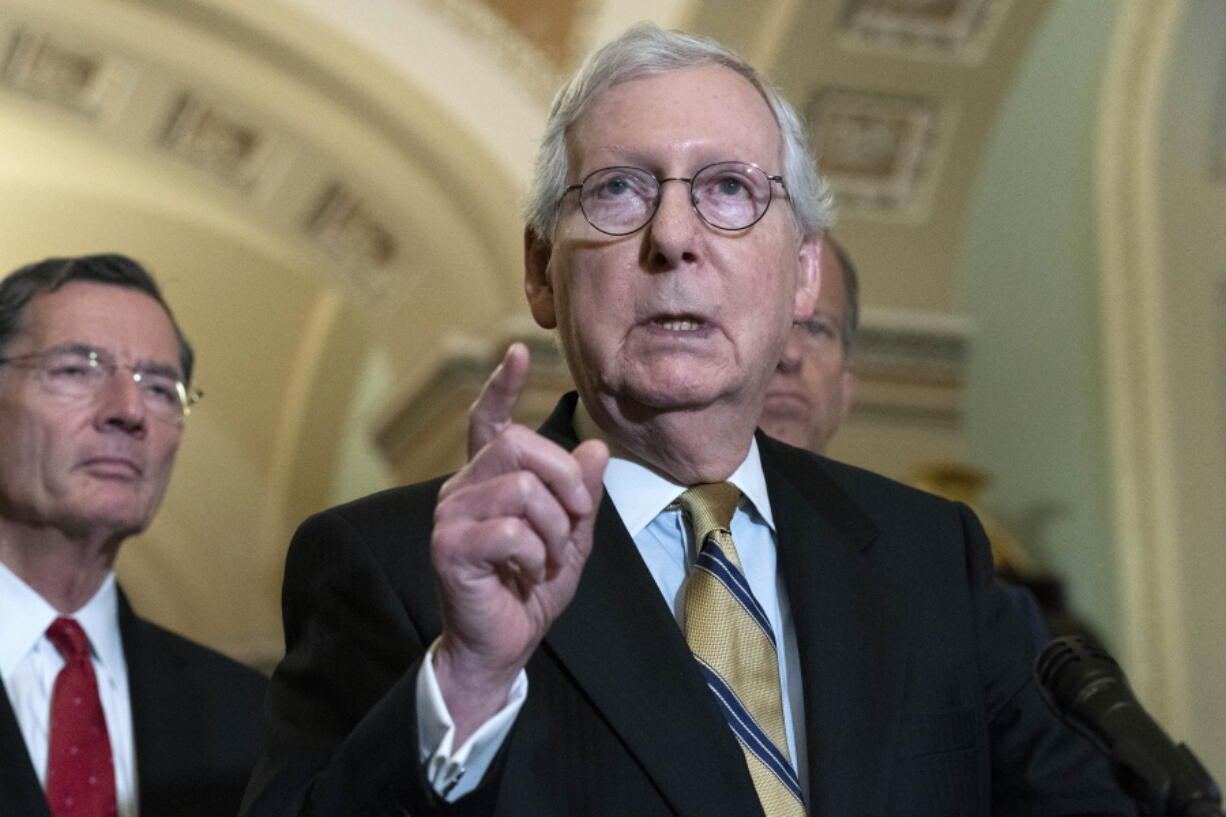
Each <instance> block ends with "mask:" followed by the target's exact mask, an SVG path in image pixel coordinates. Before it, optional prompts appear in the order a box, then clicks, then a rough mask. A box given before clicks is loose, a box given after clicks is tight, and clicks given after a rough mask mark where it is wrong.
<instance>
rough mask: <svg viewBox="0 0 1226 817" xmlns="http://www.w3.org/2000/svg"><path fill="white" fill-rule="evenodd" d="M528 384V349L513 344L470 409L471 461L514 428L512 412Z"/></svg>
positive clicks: (469, 443) (469, 456) (469, 455)
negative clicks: (496, 439) (491, 441)
mask: <svg viewBox="0 0 1226 817" xmlns="http://www.w3.org/2000/svg"><path fill="white" fill-rule="evenodd" d="M527 382H528V347H527V346H525V345H524V344H522V343H512V344H511V345H510V346H508V347H507V353H506V355H504V356H503V358H502V363H500V364H498V368H496V369H494V371H493V373H492V374H491V375H490V376H489V379H488V380H486V381H485V385H484V386H482V387H481V393H480V394H478V395H477V399H476V400H475V401H473V404H472V406H471V407H470V408H469V409H468V458H469V459H470V460H471V459H472V458H473V457H475V456H476V455H477V452H478V451H480V450H481V449H482V448H484V447H485V446H486V445H487V444H488V443H489V442H490V440H492V439H494V437H496V436H497V435H498V432H500V431H502V429H504V428H506V427H507V426H508V425H510V424H511V412H512V410H513V409H514V408H515V404H516V403H517V402H518V401H519V395H520V394H521V393H522V392H523V390H524V384H525V383H527Z"/></svg>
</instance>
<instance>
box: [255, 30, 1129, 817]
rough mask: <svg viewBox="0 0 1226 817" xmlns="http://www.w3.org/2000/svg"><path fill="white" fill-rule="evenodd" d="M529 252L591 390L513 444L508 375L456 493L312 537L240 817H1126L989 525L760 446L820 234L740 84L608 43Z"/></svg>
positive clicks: (718, 72)
mask: <svg viewBox="0 0 1226 817" xmlns="http://www.w3.org/2000/svg"><path fill="white" fill-rule="evenodd" d="M528 222H529V223H528V227H527V230H526V242H525V243H526V249H525V260H526V273H525V279H524V288H525V292H526V294H527V299H528V304H529V307H530V309H531V311H532V315H533V317H534V318H535V319H536V320H537V322H538V323H540V324H541V325H542V326H544V327H547V328H550V329H556V330H557V333H558V335H559V338H560V340H561V344H562V347H563V349H564V350H565V353H566V358H567V361H568V364H569V366H570V370H571V373H572V375H573V376H574V380H575V383H576V385H577V387H578V394H577V395H576V394H570V395H568V396H566V397H563V398H562V400H561V402H560V403H559V404H558V407H557V409H556V410H555V412H554V414H553V415H552V416H551V417H550V418H549V419H548V420H547V421H546V423H545V424H544V426H542V428H541V429H540V430H539V431H531V430H529V429H527V428H524V427H521V426H518V425H515V424H513V423H512V422H511V420H510V416H511V409H512V406H513V405H514V403H515V400H516V397H517V395H518V394H519V392H520V390H521V389H522V387H523V384H524V380H525V376H526V374H527V370H528V365H529V364H528V359H527V354H526V351H525V349H524V348H523V347H522V346H519V345H515V346H512V347H511V349H510V350H509V351H508V352H507V355H506V358H505V360H504V361H503V363H502V365H501V366H500V367H499V368H498V370H497V371H495V372H494V374H493V375H492V376H491V378H490V380H489V381H488V383H487V384H486V387H485V389H484V391H483V392H482V394H481V396H480V397H479V398H478V399H477V401H476V403H475V404H474V405H473V407H472V410H471V416H470V435H469V441H470V459H469V462H468V464H467V465H466V466H465V467H464V468H463V469H462V470H460V471H459V472H458V473H457V474H455V475H453V476H452V477H450V478H449V479H446V480H442V479H439V480H435V481H432V482H427V483H423V484H420V485H414V486H409V487H405V488H397V489H394V490H391V491H387V492H384V493H381V494H377V495H375V496H372V497H368V498H366V499H362V500H359V501H357V502H354V503H351V504H348V505H345V506H341V507H339V508H335V509H332V510H330V511H326V512H324V513H321V514H318V515H316V516H314V517H313V518H311V519H310V520H308V521H307V522H306V523H304V525H303V526H302V527H301V528H300V529H299V532H298V534H297V535H296V537H295V540H294V542H293V544H292V546H291V551H290V554H289V557H288V562H287V566H286V575H285V586H284V594H285V597H284V610H285V632H286V640H287V641H286V647H287V654H286V657H285V660H284V661H283V662H282V664H281V665H280V667H279V668H278V669H277V671H276V673H275V676H274V679H273V685H272V691H271V693H270V697H269V709H270V714H271V718H272V729H273V736H272V738H271V741H272V744H271V748H270V750H269V751H268V752H267V754H266V755H265V757H264V758H263V760H262V761H261V763H260V765H259V766H258V767H257V770H256V773H255V775H254V777H253V779H252V783H251V786H250V787H249V789H248V792H247V801H246V805H245V809H246V813H247V814H248V815H282V814H304V815H305V814H311V815H330V816H332V815H347V814H354V815H356V814H412V815H414V817H423V815H431V814H463V815H482V817H488V815H508V816H509V815H518V816H524V817H526V816H528V815H531V817H599V816H600V815H608V817H630V815H633V817H663V816H664V815H686V816H687V817H711V816H712V815H733V816H734V817H745V816H747V815H763V814H765V815H769V817H781V816H782V815H789V816H791V815H804V814H815V815H853V814H855V815H861V814H878V815H885V814H896V815H903V814H906V815H948V814H964V815H974V817H979V816H980V815H986V814H989V813H993V812H995V813H999V814H1004V813H1010V814H1022V813H1025V814H1050V815H1056V814H1070V815H1071V814H1081V815H1085V814H1122V813H1126V810H1127V807H1126V803H1124V802H1122V801H1121V799H1120V795H1119V794H1118V793H1116V792H1115V791H1114V790H1113V786H1112V784H1111V782H1110V780H1109V778H1108V777H1107V770H1106V767H1105V764H1104V763H1102V762H1100V761H1097V760H1096V759H1095V758H1094V757H1092V750H1091V747H1090V746H1089V745H1088V744H1087V743H1086V742H1084V741H1083V740H1082V739H1081V738H1079V737H1078V736H1076V735H1073V734H1071V733H1070V732H1068V731H1066V729H1065V727H1064V726H1062V724H1061V723H1060V722H1058V721H1057V720H1056V719H1055V718H1054V716H1052V715H1051V714H1050V713H1049V712H1048V711H1047V709H1046V708H1045V706H1044V705H1043V702H1042V701H1041V699H1040V697H1039V694H1038V691H1037V690H1036V688H1035V685H1034V684H1033V682H1032V680H1031V672H1030V666H1029V660H1028V657H1027V656H1028V655H1029V654H1030V653H1029V648H1028V647H1027V644H1026V635H1025V632H1024V631H1023V629H1022V624H1021V622H1020V621H1019V620H1018V619H1017V618H1016V617H1015V615H1014V614H1013V613H1012V612H1011V610H1010V607H1009V602H1008V600H1007V599H1006V598H1005V597H1004V595H1003V594H1002V593H1001V592H1000V591H999V590H998V589H996V587H995V585H994V584H993V582H992V573H991V560H990V557H989V554H988V548H987V543H986V542H985V540H984V536H983V533H982V531H981V530H980V527H979V525H978V523H977V522H976V521H975V519H974V517H973V516H972V514H970V512H969V511H967V510H966V509H965V508H962V507H959V506H956V505H954V504H951V503H949V502H946V501H944V500H941V499H937V498H935V497H932V496H928V495H926V494H922V493H919V492H917V491H914V490H911V489H908V488H905V487H903V486H901V485H898V484H895V483H892V482H890V481H888V480H886V479H884V478H881V477H878V476H875V475H872V474H869V473H866V472H863V471H860V470H856V469H853V468H850V467H847V466H843V465H838V464H836V463H833V462H830V461H828V460H824V459H820V458H818V457H817V456H815V455H812V454H809V453H807V452H803V451H800V450H798V449H794V448H791V447H788V446H784V445H782V444H779V443H777V442H775V441H774V440H772V439H770V438H768V437H765V436H763V435H761V434H757V433H756V432H755V426H756V425H757V422H758V417H759V415H760V414H761V411H762V404H763V398H764V394H765V391H766V388H767V381H768V379H769V378H770V377H771V374H772V372H773V370H774V369H775V365H776V363H777V361H778V360H779V359H780V354H781V352H782V350H783V346H784V343H785V340H786V338H787V336H788V332H789V330H790V328H791V326H792V324H793V322H795V321H803V320H806V319H808V317H809V315H810V314H811V313H812V311H813V307H814V301H815V298H816V296H817V292H818V286H819V278H820V269H819V268H820V262H819V255H820V248H821V238H822V231H823V229H824V227H825V226H826V225H827V222H828V212H827V203H826V197H825V195H824V193H823V190H822V185H821V183H820V182H819V180H818V177H817V175H816V173H815V171H814V169H813V166H812V163H811V160H810V159H809V153H808V149H807V146H806V144H805V142H804V139H803V136H802V131H801V128H800V125H799V123H798V120H797V117H796V114H795V113H794V111H793V110H792V108H791V107H789V106H788V105H787V104H786V103H785V102H784V101H783V100H782V99H781V98H780V97H779V96H778V95H777V94H776V93H775V92H774V91H772V90H771V89H770V88H769V87H768V86H766V85H765V84H764V83H763V81H762V80H760V79H759V78H758V76H757V75H756V73H755V72H754V70H753V69H752V68H751V67H750V66H748V65H746V64H745V63H744V62H743V61H741V60H740V59H739V58H737V57H736V56H734V55H733V54H731V53H729V52H728V51H727V50H726V49H724V48H723V47H721V46H719V45H718V44H716V43H713V42H711V41H709V40H705V39H701V38H697V37H692V36H688V35H684V34H679V33H668V32H663V31H661V30H659V29H658V28H656V27H654V26H650V25H642V26H636V27H634V28H632V29H631V30H629V31H628V32H626V33H625V34H624V35H623V36H621V37H620V38H619V39H617V40H616V41H614V42H612V43H610V44H608V45H606V46H605V47H604V48H602V49H601V50H599V51H598V52H597V53H595V54H594V55H593V56H592V57H591V58H590V59H589V60H588V61H587V62H586V63H585V64H584V65H583V66H582V68H581V69H580V70H579V72H578V73H577V74H576V75H575V77H574V78H572V80H571V81H570V82H569V83H568V84H567V85H566V86H565V87H564V88H563V90H562V91H561V93H560V94H559V96H558V97H557V100H556V101H555V104H554V106H553V110H552V114H551V117H550V121H549V123H548V126H547V130H546V133H545V137H544V143H543V145H542V147H541V152H540V156H539V159H538V164H537V172H536V182H535V188H534V193H533V200H532V203H531V207H530V213H529V220H528Z"/></svg>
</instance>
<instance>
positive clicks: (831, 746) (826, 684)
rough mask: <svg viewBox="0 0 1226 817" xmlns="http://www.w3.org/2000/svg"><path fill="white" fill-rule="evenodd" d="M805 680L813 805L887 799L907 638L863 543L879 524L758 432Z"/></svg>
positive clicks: (877, 803)
mask: <svg viewBox="0 0 1226 817" xmlns="http://www.w3.org/2000/svg"><path fill="white" fill-rule="evenodd" d="M758 441H759V447H760V448H761V450H762V452H763V454H762V457H763V467H764V470H765V472H766V477H767V486H768V491H769V493H770V498H771V508H772V510H773V512H774V517H775V524H776V527H777V529H778V534H779V565H780V570H781V571H782V575H783V577H784V585H785V587H786V588H787V594H788V602H789V605H790V607H791V611H792V618H793V620H794V622H795V627H796V641H797V647H798V651H799V653H800V664H801V675H802V678H803V681H804V709H805V730H806V733H807V744H806V745H807V748H808V766H809V788H810V801H811V803H810V808H811V810H812V813H814V814H864V813H877V812H879V811H880V810H882V809H883V808H884V806H885V797H886V794H887V792H888V773H889V769H890V765H889V762H888V760H889V758H890V757H891V756H892V754H893V753H892V751H891V746H892V744H893V742H894V740H895V739H896V738H895V734H896V732H897V728H896V725H895V724H896V720H897V713H898V712H899V711H900V704H901V695H902V692H903V679H904V678H905V674H906V673H905V662H906V659H905V656H906V654H907V645H906V644H904V643H900V641H899V627H898V619H897V615H898V611H896V610H895V609H893V605H892V603H891V601H890V598H891V595H890V594H889V593H887V592H886V588H885V587H883V586H882V585H881V582H880V580H879V579H878V577H877V576H876V575H875V574H874V573H873V572H872V571H871V568H870V565H869V563H868V560H867V559H866V557H865V552H866V551H867V550H868V549H869V548H871V546H872V543H873V540H874V539H875V538H876V536H877V535H878V534H877V531H876V529H875V527H874V526H873V524H872V523H871V522H870V521H869V520H868V519H867V518H866V517H865V516H863V514H862V513H861V512H860V511H859V509H857V508H856V507H855V505H854V504H853V503H852V502H851V500H850V499H848V498H847V496H846V495H845V494H844V493H843V492H842V490H841V489H840V488H839V487H838V486H837V485H836V484H835V483H834V482H833V481H832V480H831V479H830V478H829V477H828V476H827V475H826V474H825V473H824V472H823V471H821V469H820V467H819V466H818V465H817V464H816V461H815V460H814V459H813V458H812V457H811V456H809V455H807V454H803V453H802V452H799V451H787V450H784V449H783V448H782V447H781V446H779V445H778V444H777V443H775V442H774V441H771V440H769V439H767V438H765V437H764V436H762V435H759V438H758Z"/></svg>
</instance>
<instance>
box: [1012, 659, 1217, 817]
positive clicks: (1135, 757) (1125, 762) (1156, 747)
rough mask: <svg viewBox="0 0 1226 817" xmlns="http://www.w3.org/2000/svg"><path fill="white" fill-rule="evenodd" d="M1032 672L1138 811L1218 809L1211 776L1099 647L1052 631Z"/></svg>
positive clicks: (1203, 814) (1191, 816) (1178, 816)
mask: <svg viewBox="0 0 1226 817" xmlns="http://www.w3.org/2000/svg"><path fill="white" fill-rule="evenodd" d="M1035 675H1036V677H1037V678H1038V681H1039V687H1040V688H1041V689H1042V690H1043V695H1044V697H1045V698H1046V699H1047V702H1048V704H1049V705H1050V706H1051V708H1052V709H1053V710H1054V711H1055V712H1056V714H1058V715H1059V716H1060V717H1061V718H1063V719H1064V720H1066V721H1068V722H1069V723H1070V724H1071V725H1072V726H1073V727H1074V728H1076V729H1077V730H1078V731H1080V732H1081V733H1082V734H1084V735H1086V737H1088V738H1089V739H1090V740H1091V742H1093V743H1095V744H1096V745H1097V746H1098V747H1099V748H1100V749H1102V750H1103V751H1104V752H1106V754H1107V755H1108V756H1109V757H1110V758H1111V766H1112V771H1113V772H1114V773H1115V778H1116V780H1117V781H1118V782H1119V784H1120V786H1121V787H1122V788H1123V789H1124V790H1125V791H1126V792H1128V794H1130V795H1131V796H1132V798H1133V799H1134V800H1135V801H1136V802H1137V804H1138V805H1139V806H1140V807H1141V809H1142V813H1143V814H1145V815H1147V817H1222V812H1221V810H1220V809H1219V808H1218V804H1219V803H1220V802H1221V794H1220V793H1219V791H1218V787H1217V784H1215V783H1214V782H1213V779H1212V778H1211V777H1210V776H1209V773H1208V772H1207V771H1205V768H1204V766H1202V765H1201V764H1200V761H1199V760H1197V759H1196V756H1195V755H1193V754H1192V752H1191V750H1190V749H1188V747H1187V746H1185V745H1184V744H1182V743H1180V744H1178V745H1177V744H1175V743H1174V742H1173V741H1172V740H1171V739H1170V738H1169V737H1167V735H1166V733H1165V732H1163V731H1162V728H1161V727H1160V726H1158V724H1157V723H1155V722H1154V719H1153V718H1151V717H1150V716H1149V714H1148V713H1147V712H1146V711H1145V709H1144V708H1143V707H1142V706H1141V704H1140V702H1138V701H1137V699H1136V696H1134V695H1133V693H1132V689H1131V688H1130V687H1129V685H1128V679H1127V678H1126V677H1125V676H1124V671H1123V670H1122V669H1120V665H1119V664H1117V663H1116V662H1115V659H1114V658H1112V657H1111V656H1110V655H1109V654H1108V653H1107V651H1106V650H1104V649H1103V648H1102V647H1100V646H1099V645H1098V644H1095V643H1094V642H1093V641H1091V640H1089V639H1087V638H1082V637H1079V636H1065V637H1063V638H1057V639H1056V640H1054V641H1052V642H1051V643H1050V644H1048V645H1047V647H1046V648H1044V650H1043V652H1042V654H1040V655H1039V659H1038V663H1037V664H1036V665H1035Z"/></svg>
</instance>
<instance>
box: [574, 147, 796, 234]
mask: <svg viewBox="0 0 1226 817" xmlns="http://www.w3.org/2000/svg"><path fill="white" fill-rule="evenodd" d="M665 182H685V183H686V184H688V185H689V187H690V204H691V205H693V207H694V210H695V211H696V212H697V213H698V215H699V216H700V217H701V218H702V220H703V221H705V222H706V223H707V224H710V225H711V226H712V227H715V228H716V229H719V230H725V231H728V232H737V231H740V230H747V229H749V228H750V227H752V226H753V225H755V224H757V223H758V222H759V221H761V219H762V217H763V216H765V215H766V211H767V209H769V208H770V204H771V200H772V198H773V189H774V188H773V183H776V182H777V183H778V184H780V185H783V177H782V176H772V175H770V174H769V173H767V172H766V171H765V170H763V169H762V168H761V167H759V166H758V165H756V164H754V163H753V162H715V163H713V164H709V165H706V166H705V167H702V168H700V169H699V170H698V171H697V172H696V173H695V174H694V175H693V176H690V177H684V176H670V177H668V178H665V179H660V178H657V177H656V176H654V175H652V174H651V173H649V172H648V171H646V170H644V169H643V168H641V167H630V166H616V167H602V168H600V169H599V170H594V171H592V172H591V173H589V174H588V175H587V176H585V177H584V178H583V181H582V182H580V183H579V184H572V185H571V186H570V187H567V188H566V190H565V191H563V193H562V198H565V197H566V196H568V195H569V194H570V193H573V192H575V191H578V192H579V209H580V210H581V211H582V212H583V217H584V218H585V219H587V222H588V224H591V225H592V226H593V227H595V228H596V229H597V230H599V231H600V232H602V233H605V234H607V235H616V236H621V235H630V234H631V233H634V232H638V231H639V230H641V229H643V228H644V227H646V226H647V224H648V223H649V222H650V221H651V220H652V218H654V217H655V214H656V211H658V210H659V209H660V195H661V192H660V191H661V188H662V187H663V185H664V183H665ZM786 191H787V187H786V186H784V192H785V195H786Z"/></svg>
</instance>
